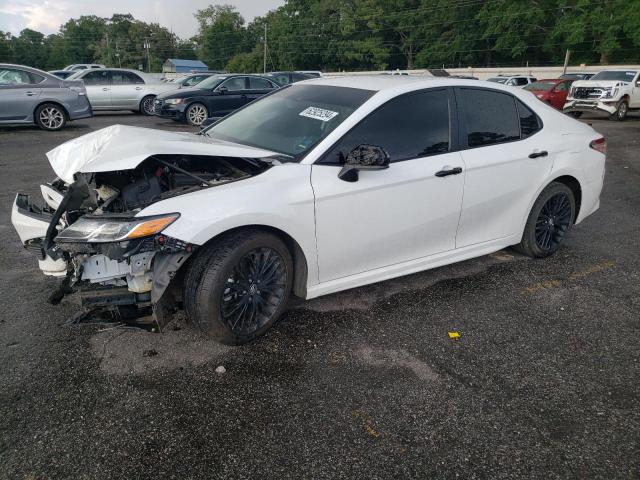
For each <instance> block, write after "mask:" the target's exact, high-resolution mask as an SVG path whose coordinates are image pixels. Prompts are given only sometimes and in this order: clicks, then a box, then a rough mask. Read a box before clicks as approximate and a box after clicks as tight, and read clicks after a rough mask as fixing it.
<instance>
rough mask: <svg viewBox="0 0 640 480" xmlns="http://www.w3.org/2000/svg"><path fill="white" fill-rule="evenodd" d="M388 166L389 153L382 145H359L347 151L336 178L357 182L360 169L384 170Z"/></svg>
mask: <svg viewBox="0 0 640 480" xmlns="http://www.w3.org/2000/svg"><path fill="white" fill-rule="evenodd" d="M386 168H389V154H388V153H387V152H385V151H384V149H383V148H382V147H376V146H375V145H359V146H357V147H356V148H354V149H353V150H351V151H350V152H349V155H347V158H346V160H345V162H344V166H343V167H342V170H340V173H338V178H339V179H340V180H344V181H345V182H357V181H358V172H359V171H360V170H384V169H386Z"/></svg>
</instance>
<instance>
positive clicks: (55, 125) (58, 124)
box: [34, 103, 67, 131]
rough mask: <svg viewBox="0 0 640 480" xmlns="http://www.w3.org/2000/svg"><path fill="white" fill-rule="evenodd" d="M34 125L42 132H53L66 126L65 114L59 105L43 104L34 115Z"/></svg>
mask: <svg viewBox="0 0 640 480" xmlns="http://www.w3.org/2000/svg"><path fill="white" fill-rule="evenodd" d="M34 117H35V121H36V124H37V125H38V126H39V127H40V128H41V129H43V130H49V131H55V130H60V129H62V128H64V126H65V125H66V124H67V114H66V112H65V111H64V110H63V108H62V107H61V106H60V105H56V104H55V103H43V104H42V105H40V106H39V107H38V108H37V109H36V111H35V114H34Z"/></svg>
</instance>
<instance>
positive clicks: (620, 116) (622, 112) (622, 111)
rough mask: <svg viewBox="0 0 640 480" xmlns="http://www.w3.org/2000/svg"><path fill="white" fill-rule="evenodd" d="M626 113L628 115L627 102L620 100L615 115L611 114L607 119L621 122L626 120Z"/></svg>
mask: <svg viewBox="0 0 640 480" xmlns="http://www.w3.org/2000/svg"><path fill="white" fill-rule="evenodd" d="M627 113H629V102H627V101H626V100H620V101H619V102H618V106H617V108H616V111H615V113H613V114H612V115H611V116H610V117H609V118H610V119H611V120H617V121H618V122H622V121H623V120H624V119H625V118H627Z"/></svg>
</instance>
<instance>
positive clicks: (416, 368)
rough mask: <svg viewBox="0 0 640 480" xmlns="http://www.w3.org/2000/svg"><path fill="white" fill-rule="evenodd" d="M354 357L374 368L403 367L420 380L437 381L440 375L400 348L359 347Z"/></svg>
mask: <svg viewBox="0 0 640 480" xmlns="http://www.w3.org/2000/svg"><path fill="white" fill-rule="evenodd" d="M355 356H356V359H357V360H358V361H359V362H361V363H363V364H365V365H368V366H371V367H376V368H404V369H407V370H410V371H411V372H413V373H414V375H415V376H416V377H418V378H419V379H420V380H428V381H432V382H433V381H439V380H440V376H439V375H438V374H437V373H436V372H435V371H434V370H433V369H432V368H431V367H430V366H429V365H427V364H426V363H425V362H424V361H422V360H420V359H419V358H417V357H415V356H414V355H411V354H410V353H409V352H407V351H406V350H402V349H398V350H395V349H375V348H372V347H368V346H365V347H361V348H359V349H358V350H356V353H355Z"/></svg>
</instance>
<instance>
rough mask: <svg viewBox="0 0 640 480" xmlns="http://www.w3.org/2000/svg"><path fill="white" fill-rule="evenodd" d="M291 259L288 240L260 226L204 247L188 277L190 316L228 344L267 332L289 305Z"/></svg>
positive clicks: (187, 308)
mask: <svg viewBox="0 0 640 480" xmlns="http://www.w3.org/2000/svg"><path fill="white" fill-rule="evenodd" d="M292 283H293V261H292V259H291V254H290V252H289V250H288V248H287V247H286V245H285V244H284V243H283V242H282V241H281V240H280V239H279V238H278V237H276V236H274V235H272V234H270V233H267V232H264V231H262V230H253V229H251V230H241V231H238V232H235V233H232V234H230V235H227V236H225V237H223V238H222V239H220V240H218V241H215V242H213V243H211V244H210V245H208V246H206V247H204V248H203V249H202V250H201V251H200V252H198V254H197V256H196V257H195V259H194V260H193V263H192V264H191V265H190V267H189V270H188V272H187V276H186V279H185V282H184V297H183V298H184V304H185V310H186V312H187V318H188V320H189V321H190V322H191V323H192V324H194V325H195V326H196V327H198V328H199V329H200V330H202V331H204V332H205V333H207V334H208V335H210V336H212V337H214V338H215V339H216V340H218V341H219V342H221V343H224V344H227V345H241V344H243V343H246V342H249V341H251V340H253V339H255V338H256V337H258V336H260V335H262V334H263V333H264V332H266V331H267V330H268V329H269V328H270V327H271V326H272V325H273V323H274V322H275V321H276V320H277V318H278V317H279V316H280V315H281V314H282V312H283V311H284V310H285V308H286V306H287V302H288V300H289V295H290V292H291V285H292Z"/></svg>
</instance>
